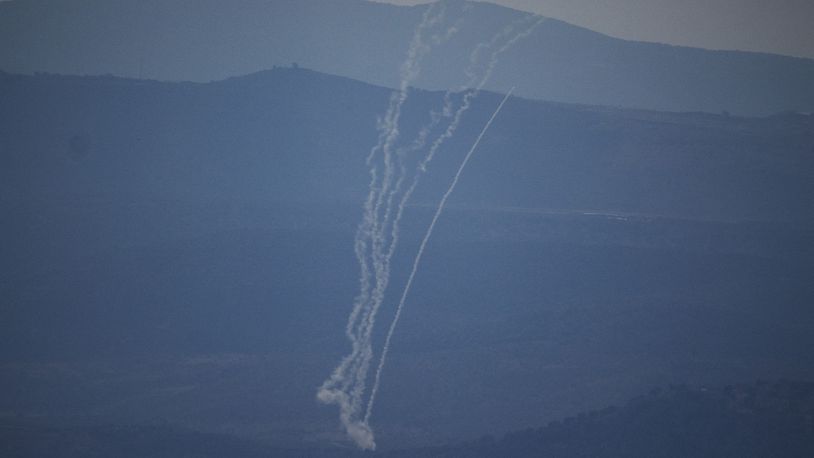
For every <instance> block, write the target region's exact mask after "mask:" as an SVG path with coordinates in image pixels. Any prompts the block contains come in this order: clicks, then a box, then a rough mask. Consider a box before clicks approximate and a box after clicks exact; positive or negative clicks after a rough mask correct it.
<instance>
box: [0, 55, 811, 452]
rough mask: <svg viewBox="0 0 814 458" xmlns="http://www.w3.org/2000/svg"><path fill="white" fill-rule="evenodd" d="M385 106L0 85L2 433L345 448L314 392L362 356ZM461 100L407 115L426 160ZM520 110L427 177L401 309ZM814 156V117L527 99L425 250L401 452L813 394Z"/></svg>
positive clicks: (241, 93)
mask: <svg viewBox="0 0 814 458" xmlns="http://www.w3.org/2000/svg"><path fill="white" fill-rule="evenodd" d="M389 95H390V90H388V89H386V88H382V87H376V86H372V85H369V84H366V83H362V82H359V81H354V80H350V79H347V78H341V77H336V76H331V75H327V74H324V73H318V72H314V71H311V70H305V69H302V68H297V69H294V68H278V69H275V70H272V71H267V72H260V73H255V74H252V75H248V76H243V77H238V78H232V79H228V80H225V81H220V82H215V83H207V84H198V83H161V82H155V81H141V80H128V79H120V78H113V77H76V76H56V75H37V76H26V75H14V74H7V73H3V74H0V100H1V101H2V103H0V161H2V167H0V205H2V214H3V215H4V218H5V223H4V224H3V225H2V227H1V228H0V231H2V240H3V244H2V245H0V249H1V250H2V252H1V253H0V294H2V297H3V298H4V301H3V304H2V309H0V313H2V317H0V318H1V319H0V358H1V359H0V364H2V367H1V368H0V369H1V371H0V372H1V373H2V375H3V377H2V378H1V379H0V383H1V384H2V385H0V412H2V414H3V416H4V417H5V418H6V419H9V418H11V419H21V420H20V422H25V421H28V420H31V419H36V420H37V421H40V422H45V423H46V424H48V422H53V423H54V424H58V425H66V424H67V425H68V426H71V425H73V426H76V425H79V427H82V425H88V424H90V425H99V424H103V425H105V424H107V425H109V424H118V425H145V424H146V425H156V424H157V425H164V426H166V427H167V428H169V429H170V430H171V429H172V428H182V429H191V430H194V431H198V432H205V433H217V434H228V435H230V436H232V437H236V438H249V439H251V440H252V441H260V442H264V443H271V444H275V445H276V446H278V447H285V446H291V447H303V446H312V445H313V446H319V447H336V443H337V442H339V443H341V441H342V435H341V433H340V431H339V430H338V428H337V425H336V418H335V412H334V411H333V410H332V409H329V408H326V407H325V406H321V405H318V404H317V403H316V401H315V400H314V392H315V388H316V387H317V386H318V384H319V383H320V382H321V380H322V379H323V377H324V376H325V374H326V373H328V372H329V371H330V369H331V368H332V364H334V363H335V362H336V360H337V359H338V358H339V357H340V356H341V355H342V354H343V350H344V349H345V348H344V347H345V346H346V345H347V344H346V342H345V340H344V334H343V333H344V329H343V328H344V325H345V320H346V314H347V312H348V309H349V304H350V301H351V300H352V298H353V295H354V286H355V284H356V282H358V279H357V278H356V266H355V264H354V255H353V246H352V243H353V242H352V241H353V232H354V230H355V227H356V224H357V222H358V219H359V214H360V211H361V209H360V206H361V202H362V201H363V198H364V195H365V191H366V186H367V182H368V180H367V176H366V175H367V171H366V169H365V163H364V162H365V157H366V155H367V153H368V152H369V148H370V146H371V145H372V144H374V143H375V141H376V130H375V123H376V117H377V116H378V115H380V114H381V110H382V107H384V106H386V104H387V100H388V97H389ZM441 97H442V94H440V93H438V92H427V91H418V90H417V91H411V97H410V101H409V103H408V104H407V105H406V106H405V110H404V113H403V120H404V124H403V129H404V130H403V134H404V135H405V136H409V135H410V133H411V132H415V131H416V130H418V129H419V127H420V126H421V124H422V123H423V122H425V120H426V115H427V113H428V112H429V109H430V108H431V107H437V106H438V104H439V103H440V100H441ZM499 100H500V96H499V95H498V94H493V93H484V94H482V95H481V96H480V97H479V98H478V99H477V101H476V103H475V104H474V105H473V107H472V109H471V111H469V112H468V113H467V115H466V116H465V118H464V120H463V124H462V126H461V128H460V130H459V131H458V133H457V135H456V136H455V137H454V138H453V139H452V141H450V142H449V143H448V144H447V146H446V147H445V148H444V150H443V151H442V152H441V153H439V156H438V158H437V160H436V161H435V162H433V164H432V166H431V168H430V171H429V173H428V174H427V175H426V176H425V178H424V180H423V181H422V183H421V185H420V187H419V190H418V191H417V193H416V195H415V199H414V201H413V202H414V203H415V205H413V206H411V207H409V208H408V214H407V215H406V216H405V220H404V221H405V224H404V228H403V234H404V235H403V243H402V245H401V247H400V248H399V251H398V252H397V254H396V258H394V277H393V283H394V284H396V285H401V284H403V282H404V279H405V277H406V273H407V272H406V269H407V268H408V267H409V261H410V260H411V257H412V255H413V253H414V252H415V248H416V246H417V243H418V240H419V237H420V235H421V234H422V233H423V230H424V229H425V227H426V224H427V222H428V220H429V217H430V216H431V211H432V208H430V206H431V205H434V204H435V203H436V202H437V201H438V198H439V196H440V194H441V193H442V192H443V189H444V188H445V187H446V185H447V184H448V182H449V179H450V176H451V174H452V172H453V171H454V168H455V167H456V166H457V164H458V161H459V160H460V158H461V156H462V154H463V153H464V152H465V151H466V149H467V148H468V147H469V146H470V144H471V142H472V140H473V139H474V137H475V136H476V135H477V133H478V131H479V129H480V128H481V127H482V125H483V123H484V122H485V121H486V119H487V118H488V117H489V115H490V114H491V112H492V110H493V109H494V107H495V106H496V105H497V103H498V102H499ZM348 133H353V135H349V134H348ZM812 148H814V118H812V116H808V115H799V114H785V115H782V116H771V117H766V118H741V117H737V116H725V115H711V114H699V113H689V114H674V113H659V112H652V111H637V110H621V109H611V108H603V107H595V106H574V105H565V104H557V103H543V102H539V101H533V100H527V99H520V98H512V99H511V100H510V101H509V102H508V103H507V105H506V106H505V108H504V111H503V112H502V113H501V116H500V117H499V118H497V119H496V121H495V123H494V124H493V126H492V130H490V132H489V135H488V136H486V137H484V141H483V143H482V144H481V149H480V150H479V151H478V154H477V156H475V157H474V158H473V160H472V162H471V164H470V168H469V169H467V172H466V175H465V176H464V177H463V178H462V181H461V183H460V187H459V188H458V189H457V190H456V193H455V194H454V195H453V197H452V199H451V200H450V204H451V208H450V211H449V212H448V213H447V214H446V215H445V216H444V217H443V218H442V220H440V222H439V226H438V229H437V234H436V236H437V237H436V238H435V239H433V240H434V241H433V242H432V243H431V244H430V245H429V246H428V250H429V254H428V256H427V258H426V262H425V264H424V266H423V267H422V270H421V272H420V275H419V276H418V277H417V279H416V284H415V290H414V295H413V296H412V299H411V301H410V304H409V307H410V308H409V309H408V310H407V311H406V312H405V316H404V320H403V322H402V327H401V328H400V330H399V332H398V334H397V335H396V337H395V339H396V340H395V341H394V349H393V353H392V357H391V366H389V369H388V372H387V373H386V374H385V378H384V380H383V384H384V385H383V388H382V390H383V391H382V393H381V398H380V404H378V405H377V410H376V412H375V417H374V418H375V426H376V428H377V434H379V436H378V437H379V438H380V440H381V441H382V443H384V444H388V446H389V447H399V446H410V447H414V446H416V445H425V444H441V443H450V442H452V441H460V440H467V439H471V438H474V437H478V436H480V435H482V434H496V435H497V434H503V433H505V432H507V431H512V430H520V429H523V428H527V427H530V426H542V425H544V424H546V423H547V422H548V421H550V420H556V419H561V418H564V417H566V416H569V415H573V414H576V413H578V412H581V411H585V410H592V409H597V408H602V407H605V406H607V405H610V404H614V403H620V402H624V401H625V400H626V399H628V398H630V397H633V396H636V395H639V394H641V393H643V392H646V391H647V390H649V389H650V388H652V387H653V386H659V385H667V384H670V383H691V384H697V385H700V384H709V385H716V386H718V385H724V384H727V383H735V382H742V381H744V380H755V379H760V378H764V379H776V378H778V377H788V378H792V379H811V378H812V377H814V372H813V371H814V369H813V368H814V360H812V358H814V355H812V354H811V352H810V351H809V349H810V348H811V346H812V344H814V341H812V339H814V338H813V337H812V334H811V332H810V329H811V328H812V326H814V311H812V309H811V307H810V304H811V300H812V298H814V289H813V287H812V285H811V282H810V275H809V272H811V268H812V266H814V254H812V252H811V247H812V246H814V245H812V243H811V234H812V231H811V228H812V225H813V224H812V221H811V215H812V214H813V212H812V205H813V204H812V200H811V199H810V198H809V197H808V196H811V195H813V194H812V192H813V191H814V189H812V187H814V184H812V182H811V180H810V177H811V175H812V169H814V156H813V155H812ZM392 305H393V304H392V303H389V304H387V305H386V307H387V309H386V311H385V312H383V313H385V315H384V316H383V318H382V319H384V320H386V319H387V318H389V317H390V316H392ZM381 337H382V336H381V335H379V334H377V335H376V338H377V342H380V341H381ZM12 421H14V420H12ZM139 427H140V426H134V428H136V429H135V431H136V433H135V434H136V435H137V436H138V434H141V433H140V432H139V431H141V430H140V429H138V428H139ZM104 431H106V430H104ZM128 431H129V430H128ZM162 431H163V430H162ZM32 434H35V437H36V434H38V433H32ZM94 434H95V433H94ZM105 434H107V433H105ZM115 434H119V433H115ZM115 434H113V435H114V436H115ZM127 434H129V433H127ZM127 434H122V435H123V436H127ZM150 434H152V433H150V432H149V431H148V432H146V433H144V435H143V436H140V437H144V436H150ZM160 434H161V433H159V435H160ZM94 437H95V436H94ZM105 437H107V436H105ZM115 437H119V436H115ZM128 437H130V436H128ZM184 437H187V436H183V437H182V438H181V439H183V440H186V439H184ZM181 439H179V440H181ZM127 440H130V439H127ZM182 443H183V441H182ZM229 444H230V443H226V444H225V445H224V446H226V445H229ZM239 447H243V446H242V445H240V446H239ZM246 447H248V448H249V449H250V450H256V449H255V448H253V447H254V446H251V445H247V446H246ZM251 453H254V452H253V451H252V452H251Z"/></svg>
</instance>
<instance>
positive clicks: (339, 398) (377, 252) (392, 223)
mask: <svg viewBox="0 0 814 458" xmlns="http://www.w3.org/2000/svg"><path fill="white" fill-rule="evenodd" d="M436 7H438V8H437V10H436ZM443 15H444V5H443V3H441V2H438V3H433V4H431V5H430V6H429V7H428V8H427V9H426V10H425V11H424V13H423V15H422V19H421V22H420V23H419V24H418V26H417V27H416V30H415V31H414V33H413V38H412V40H411V42H410V46H409V47H408V52H407V57H406V59H405V61H404V63H403V64H402V66H401V68H400V78H401V79H400V84H399V88H398V90H397V91H395V92H394V93H393V94H392V95H391V97H390V101H389V104H388V108H387V110H386V112H385V115H384V116H383V117H382V118H381V119H379V123H378V129H379V139H378V141H377V144H376V145H375V146H374V147H373V148H372V149H371V151H370V153H369V155H368V157H367V161H366V162H367V164H368V166H369V168H370V183H369V192H368V197H367V199H366V200H365V204H364V207H363V218H362V222H361V223H360V225H359V227H358V229H357V232H356V236H355V239H354V252H355V254H356V257H357V260H358V262H359V266H360V278H359V288H360V292H359V295H358V296H357V297H356V298H355V300H354V302H353V308H352V311H351V314H350V316H349V318H348V323H347V326H346V335H347V337H348V338H349V340H350V341H351V353H350V354H348V355H347V356H345V357H344V358H343V359H342V360H341V362H340V364H339V365H338V366H337V367H336V369H335V370H334V371H333V373H332V374H331V375H330V377H329V378H328V379H327V380H326V381H325V382H324V383H323V384H322V386H321V387H320V388H319V390H318V393H317V398H318V399H319V400H320V401H322V402H325V403H333V404H337V405H338V406H339V409H340V421H341V423H342V425H343V427H344V428H345V430H346V432H347V433H348V435H349V436H350V438H351V439H352V440H353V441H354V442H356V444H357V445H358V446H359V447H361V448H363V449H375V440H374V436H373V431H372V429H371V428H370V426H369V422H368V420H369V417H370V413H371V410H372V407H373V400H374V398H375V393H376V392H377V391H378V384H379V379H380V374H381V370H382V367H383V365H384V357H385V353H384V352H386V348H385V350H384V352H383V354H382V357H381V359H380V361H379V365H378V368H377V372H376V377H375V385H374V388H373V390H372V391H371V393H372V394H371V397H370V400H369V402H368V405H367V410H366V412H365V415H364V417H362V416H361V401H362V396H363V395H364V391H365V385H366V381H367V377H368V372H369V366H370V363H371V359H372V357H373V349H372V344H371V341H372V331H373V327H374V324H375V318H376V315H377V313H378V310H379V308H380V306H381V304H382V302H383V301H384V295H385V291H386V290H387V287H388V283H389V279H390V260H391V258H392V256H393V254H394V251H395V248H396V245H397V242H398V231H399V228H398V226H399V222H400V220H401V217H402V215H403V211H404V206H405V204H406V202H407V200H408V199H409V197H410V195H411V194H412V193H413V191H414V189H415V187H416V185H417V183H418V178H419V176H420V175H421V174H423V172H424V171H426V167H427V165H428V163H429V162H430V161H431V160H432V158H433V156H434V155H435V153H436V151H437V150H438V149H439V148H440V146H441V145H442V144H443V142H444V141H445V140H446V139H448V138H450V137H451V136H452V135H453V133H454V132H455V130H456V129H457V126H458V124H459V123H460V119H461V116H462V114H463V113H464V112H465V111H466V110H467V109H468V108H469V106H470V103H471V100H472V98H473V97H475V96H476V95H477V92H478V91H479V90H480V89H481V88H482V86H483V84H484V83H485V82H486V80H488V78H489V76H490V75H491V73H492V70H493V69H494V67H495V64H496V62H497V56H498V55H499V54H500V53H502V52H503V51H505V50H506V49H507V48H508V47H509V46H511V44H513V43H514V42H516V41H517V40H519V39H520V38H522V37H523V36H525V35H527V34H528V33H530V32H531V29H533V28H534V27H535V26H536V25H537V24H538V23H539V22H541V20H542V19H541V20H540V21H538V22H537V23H535V24H533V25H532V26H531V27H529V28H528V29H527V30H525V31H523V32H521V33H518V34H516V35H514V36H512V37H511V38H510V39H508V40H507V41H506V42H504V43H503V46H502V47H501V48H499V49H498V50H496V51H494V52H493V53H492V55H491V58H490V60H489V61H488V63H487V69H486V70H485V71H484V72H483V73H482V78H480V81H476V76H475V75H476V71H475V70H476V69H475V64H476V63H477V61H478V59H477V58H478V53H480V52H481V51H482V50H483V49H488V48H490V47H494V46H496V45H497V43H498V42H499V41H501V38H503V39H506V38H507V37H509V35H510V34H511V33H512V32H513V29H514V27H515V24H514V23H513V24H511V25H509V26H507V27H506V28H504V30H503V31H502V32H500V33H498V34H497V35H495V37H493V38H492V40H491V41H490V42H489V43H488V44H480V45H478V46H477V47H476V49H475V50H474V51H473V53H472V55H471V56H470V67H468V68H467V73H466V74H467V76H469V77H470V81H469V82H468V83H467V85H465V87H468V86H472V85H474V86H475V89H474V90H470V91H469V92H466V93H465V94H464V96H463V101H462V104H461V106H460V107H459V108H458V110H456V111H454V113H453V103H452V97H451V94H452V92H451V91H448V92H447V93H446V94H445V96H444V107H443V109H442V111H441V112H440V113H436V112H432V113H431V116H432V117H431V122H430V124H429V125H428V126H425V127H424V128H422V130H421V131H420V132H419V134H418V136H417V138H416V139H415V140H414V142H413V144H412V145H411V146H410V147H409V148H408V149H406V150H401V152H398V151H394V148H395V145H396V143H397V141H398V138H399V135H400V131H399V125H400V117H401V110H402V107H403V105H404V104H405V102H406V101H407V98H408V90H409V87H410V85H411V83H412V82H413V81H414V80H415V78H417V76H418V74H419V73H420V61H421V59H422V58H423V57H424V56H425V55H426V54H427V53H428V52H429V51H430V48H431V47H432V45H438V44H440V43H442V42H443V41H445V40H447V39H449V38H450V37H451V36H452V35H453V34H455V33H456V32H457V30H458V28H459V26H460V23H461V21H462V18H460V19H459V20H458V21H457V22H456V23H455V24H454V25H453V26H451V27H449V28H448V29H447V30H446V32H444V33H441V34H438V35H435V36H433V37H431V38H430V40H429V41H430V42H427V40H425V38H424V33H425V32H426V31H427V30H429V29H430V28H432V27H433V26H435V25H437V24H439V23H440V22H441V21H442V18H443ZM530 17H531V16H530ZM526 20H528V17H527V18H524V19H523V21H526ZM516 22H521V21H516ZM501 106H502V104H501ZM449 117H452V121H451V123H450V125H449V126H447V129H446V130H445V131H444V133H443V134H441V135H440V136H439V137H438V138H436V139H435V140H434V141H433V142H432V144H431V146H430V148H429V152H428V153H427V155H426V156H425V158H424V159H423V160H422V161H420V162H419V167H418V168H417V170H416V174H415V176H414V178H413V181H412V183H411V186H410V187H409V188H408V190H407V191H405V192H404V194H403V195H402V197H401V199H399V202H398V205H396V206H395V208H396V210H395V214H394V210H393V209H394V200H395V198H396V196H397V195H398V194H399V193H400V192H401V188H402V186H403V183H404V181H405V179H406V169H405V166H404V163H403V157H402V156H403V155H404V154H406V152H405V151H417V150H420V149H422V148H423V147H424V145H425V144H426V142H427V141H428V139H429V135H430V133H431V132H432V130H433V129H434V128H435V127H436V126H437V124H438V123H439V122H440V120H441V119H442V118H449ZM379 154H380V155H381V159H380V163H381V165H379V164H378V163H377V161H376V157H377V156H378V155H379ZM394 158H395V159H396V161H394ZM394 162H398V164H395V163H394ZM397 169H398V170H397ZM456 181H457V180H456ZM388 228H389V232H390V234H389V236H390V237H389V240H388V238H387V233H388ZM399 314H400V308H399ZM397 319H398V315H397V317H396V319H395V320H394V322H393V324H391V328H390V332H389V334H388V337H387V340H386V343H387V345H388V346H389V341H390V335H392V332H393V331H392V330H393V329H394V328H395V322H396V321H397Z"/></svg>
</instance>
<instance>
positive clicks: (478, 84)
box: [364, 15, 546, 423]
mask: <svg viewBox="0 0 814 458" xmlns="http://www.w3.org/2000/svg"><path fill="white" fill-rule="evenodd" d="M534 18H536V21H534V22H533V23H532V24H531V25H530V26H528V27H527V28H526V29H524V30H522V31H520V32H518V33H515V34H514V35H512V33H513V32H514V29H515V28H516V27H518V26H520V25H522V24H523V23H528V22H530V20H531V19H534ZM545 19H546V18H544V17H541V16H536V15H528V16H525V17H523V18H521V19H519V20H517V21H515V22H514V23H512V24H509V25H508V26H506V27H505V28H504V29H503V30H502V31H500V32H498V33H497V34H495V35H494V36H493V37H492V39H491V40H490V41H489V42H485V43H481V44H479V45H477V46H476V47H475V49H474V50H473V51H472V53H471V54H470V56H469V66H468V67H467V68H466V69H465V74H466V75H467V76H468V77H469V81H468V82H467V84H465V85H463V86H462V88H463V89H469V90H468V91H467V92H466V93H465V94H464V97H463V101H462V103H461V105H460V107H459V108H458V109H457V110H456V111H455V113H454V115H453V114H452V98H451V95H452V91H447V92H446V93H445V94H444V107H443V111H442V115H444V116H446V117H449V116H452V122H450V124H449V125H448V126H447V128H446V130H445V131H444V133H442V134H441V135H440V136H438V137H437V138H436V139H435V140H434V141H433V143H432V144H431V146H430V148H429V151H428V152H427V154H426V156H425V157H424V159H423V160H421V161H420V162H419V164H418V167H417V170H416V174H415V176H414V178H413V181H412V183H411V185H410V186H409V187H408V189H407V190H406V191H405V193H404V194H403V195H402V198H401V200H400V202H399V204H398V207H397V210H396V216H395V217H394V219H393V222H392V225H391V235H390V238H391V243H390V247H389V250H388V253H387V254H386V255H385V259H386V262H387V263H388V264H389V260H390V258H391V257H392V256H393V254H394V252H395V248H396V244H397V243H398V237H399V222H400V220H401V217H402V216H403V214H404V208H405V206H406V204H407V201H408V200H409V199H410V197H411V196H412V194H413V192H414V191H415V188H416V187H417V185H418V182H419V179H420V177H421V175H422V174H423V173H424V172H425V171H426V170H427V166H428V164H429V163H430V162H431V161H432V159H433V158H434V156H435V154H436V152H437V151H438V149H439V148H440V147H441V145H443V143H444V142H445V141H446V140H448V139H449V138H451V137H452V136H453V134H454V133H455V131H456V130H457V128H458V126H459V124H460V121H461V118H462V116H463V114H464V113H465V112H466V111H467V110H468V109H469V107H470V106H471V103H472V100H473V99H474V97H476V96H477V94H478V93H479V92H480V90H481V89H482V88H483V86H484V85H485V84H486V82H487V81H488V80H489V78H490V77H491V75H492V72H493V71H494V68H495V66H496V64H497V60H498V56H500V54H502V53H503V52H504V51H506V50H507V49H509V48H510V47H511V46H512V45H513V44H514V43H516V42H517V41H518V40H520V39H522V38H524V37H526V36H528V35H529V34H530V33H531V32H532V31H533V30H534V28H536V27H537V26H538V25H539V24H540V23H542V22H543V21H544V20H545ZM507 38H508V39H507ZM501 39H506V41H505V43H503V44H502V46H500V47H499V48H497V49H496V50H494V51H493V52H492V54H491V55H490V57H489V60H488V62H487V64H486V69H485V70H484V71H483V73H482V75H481V76H480V78H479V79H478V76H477V74H476V71H475V70H476V69H475V66H476V65H477V63H478V57H479V54H480V53H481V52H482V51H483V50H484V49H488V48H490V47H494V46H496V45H497V44H498V42H499V41H500V40H501ZM472 86H475V88H474V89H471V87H472ZM438 119H439V117H438V116H435V117H434V118H433V120H432V121H431V123H430V126H429V129H431V128H432V127H434V126H435V124H436V121H437V120H438ZM427 133H428V127H427V126H425V128H424V129H422V131H421V132H420V134H419V137H420V138H421V137H424V136H426V134H427ZM422 145H423V142H422ZM388 213H389V212H388ZM388 269H389V267H388ZM387 277H388V278H389V271H388V275H387ZM384 286H385V287H386V282H385V284H384ZM381 294H382V295H383V291H382V292H381ZM378 299H379V300H383V296H379V298H378ZM377 308H378V307H377ZM397 320H398V315H397V316H396V317H394V321H393V322H394V323H395V322H396V321H397ZM391 327H392V325H391ZM388 340H389V339H388ZM384 358H385V354H384V351H383V353H382V355H381V356H380V360H379V365H378V368H377V370H376V376H375V379H374V385H373V389H372V390H371V396H370V398H369V400H368V404H367V408H366V411H365V417H364V418H365V423H367V422H368V420H369V419H370V416H371V414H372V411H373V404H374V400H375V397H376V396H375V395H376V393H377V391H378V387H379V380H380V378H381V368H382V367H383V361H384Z"/></svg>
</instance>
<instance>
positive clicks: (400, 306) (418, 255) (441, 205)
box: [364, 88, 514, 424]
mask: <svg viewBox="0 0 814 458" xmlns="http://www.w3.org/2000/svg"><path fill="white" fill-rule="evenodd" d="M512 92H514V88H511V90H509V92H508V93H507V94H506V96H505V97H503V100H501V102H500V104H499V105H498V106H497V109H495V111H494V113H492V116H491V117H490V118H489V120H488V121H487V122H486V125H484V126H483V129H482V130H481V132H480V134H479V135H478V138H477V139H476V140H475V142H474V143H473V144H472V147H471V148H469V151H468V152H467V153H466V156H464V159H463V161H461V165H460V166H458V171H457V172H456V173H455V176H454V177H453V178H452V182H451V183H450V185H449V188H447V191H446V192H445V193H444V196H443V197H441V201H440V202H439V203H438V208H437V209H436V210H435V214H434V215H433V217H432V221H430V225H429V226H427V232H426V233H425V234H424V238H423V239H422V240H421V244H420V245H419V247H418V252H417V253H416V255H415V259H414V260H413V268H412V270H410V275H409V276H408V277H407V283H406V285H405V286H404V291H403V292H402V293H401V299H399V303H398V306H396V314H395V316H394V318H393V321H392V322H391V323H390V328H389V329H388V330H387V336H386V337H385V340H384V347H383V348H382V355H381V358H380V359H379V365H378V367H377V368H376V375H375V379H374V382H373V388H372V389H371V392H370V400H369V401H368V404H367V411H366V413H365V419H364V423H365V424H367V423H368V422H369V420H370V416H371V414H372V412H373V403H374V401H375V400H376V394H378V391H379V384H380V381H381V374H382V370H383V369H384V365H385V363H386V362H387V353H388V351H389V350H390V341H391V340H392V338H393V333H394V332H395V330H396V325H398V321H399V318H400V317H401V311H402V310H403V309H404V303H405V302H406V300H407V296H408V295H409V294H410V288H411V287H412V286H413V280H414V279H415V275H416V272H417V271H418V266H419V264H420V263H421V257H422V256H423V255H424V249H425V248H426V247H427V242H428V241H429V240H430V237H431V236H432V231H433V230H434V229H435V223H436V222H438V218H440V217H441V214H442V213H443V212H444V206H445V205H446V203H447V200H448V199H449V196H450V195H452V192H453V191H454V190H455V186H456V185H457V184H458V180H459V179H460V177H461V174H462V173H463V171H464V169H465V168H466V164H467V163H468V162H469V159H470V158H471V157H472V153H474V152H475V150H476V149H477V148H478V145H479V144H480V141H481V139H482V138H483V136H484V134H486V131H487V130H489V126H491V125H492V121H494V120H495V118H496V117H497V115H498V113H500V110H501V109H502V108H503V105H504V104H506V101H507V100H509V97H510V96H511V95H512Z"/></svg>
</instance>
